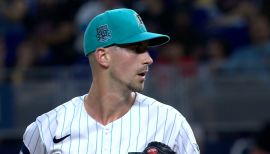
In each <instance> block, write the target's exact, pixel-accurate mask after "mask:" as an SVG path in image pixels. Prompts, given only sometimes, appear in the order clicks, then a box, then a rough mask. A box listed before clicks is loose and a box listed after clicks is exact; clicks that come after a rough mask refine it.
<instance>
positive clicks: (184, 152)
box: [21, 93, 199, 154]
mask: <svg viewBox="0 0 270 154" xmlns="http://www.w3.org/2000/svg"><path fill="white" fill-rule="evenodd" d="M84 96H85V95H84ZM84 96H80V97H75V98H73V99H72V100H70V101H68V102H66V103H65V104H62V105H60V106H58V107H57V108H55V109H54V110H51V111H50V112H47V113H45V114H43V115H41V116H39V117H38V118H37V119H36V121H35V122H33V123H32V124H30V125H29V126H28V127H27V129H26V131H25V133H24V136H23V142H24V145H25V148H27V149H28V150H29V151H30V153H31V154H43V153H48V154H52V153H54V154H128V152H142V151H143V150H144V149H145V147H146V146H147V144H148V143H150V142H151V141H159V142H162V143H165V144H167V145H169V146H170V147H171V148H172V149H173V150H174V151H176V152H177V154H199V149H198V146H197V144H196V141H195V138H194V135H193V132H192V130H191V128H190V126H189V124H188V122H187V121H186V119H185V118H184V117H183V116H182V115H181V114H180V113H179V112H178V111H177V110H176V109H174V108H173V107H171V106H168V105H165V104H162V103H160V102H158V101H156V100H154V99H152V98H150V97H147V96H145V95H143V94H140V93H137V96H136V100H135V103H134V104H133V106H132V107H131V109H130V110H129V111H128V112H127V113H126V114H125V115H124V116H123V117H121V118H119V119H117V120H115V121H113V122H111V123H109V124H107V125H106V126H104V125H102V124H100V123H98V122H97V121H95V120H94V119H93V118H91V116H89V115H88V114H87V112H86V110H85V108H84V105H83V104H84V101H83V100H84ZM54 137H55V138H56V140H58V141H56V142H57V143H54V142H55V141H54ZM61 138H62V139H61ZM59 139H60V140H59ZM28 150H27V151H28ZM21 153H23V152H22V151H21Z"/></svg>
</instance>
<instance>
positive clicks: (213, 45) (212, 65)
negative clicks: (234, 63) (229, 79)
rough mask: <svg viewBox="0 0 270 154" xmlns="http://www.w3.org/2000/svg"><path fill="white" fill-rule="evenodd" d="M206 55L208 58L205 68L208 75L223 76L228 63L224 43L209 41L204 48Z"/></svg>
mask: <svg viewBox="0 0 270 154" xmlns="http://www.w3.org/2000/svg"><path fill="white" fill-rule="evenodd" d="M206 54H207V57H208V60H207V62H206V63H205V67H207V68H206V69H207V70H205V69H204V70H203V71H204V72H208V73H209V75H223V74H224V73H225V71H226V70H225V69H226V65H227V61H228V47H227V46H226V44H225V42H223V41H221V40H219V39H211V40H209V41H208V43H207V46H206Z"/></svg>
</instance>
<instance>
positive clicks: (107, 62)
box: [84, 9, 170, 91]
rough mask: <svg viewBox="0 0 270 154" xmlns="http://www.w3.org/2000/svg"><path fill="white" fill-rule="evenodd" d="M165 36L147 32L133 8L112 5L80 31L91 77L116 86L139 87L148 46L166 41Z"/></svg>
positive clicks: (140, 88) (147, 64) (141, 85)
mask: <svg viewBox="0 0 270 154" xmlns="http://www.w3.org/2000/svg"><path fill="white" fill-rule="evenodd" d="M169 39H170V38H169V36H167V35H162V34H157V33H151V32H147V30H146V28H145V26H144V24H143V21H142V19H141V18H140V16H139V15H138V14H137V13H136V12H135V11H133V10H130V9H115V10H110V11H106V12H104V13H102V14H100V15H98V16H96V17H95V18H94V19H93V20H92V21H91V22H90V23H89V25H88V27H87V29H86V31H85V35H84V53H85V55H86V56H89V60H90V64H91V67H92V74H93V79H94V80H102V84H103V85H107V86H111V88H113V89H116V88H119V87H124V88H127V89H129V90H131V91H142V90H143V88H144V81H145V76H146V73H147V72H148V66H149V65H150V64H152V63H153V60H152V58H151V57H150V55H149V53H148V47H149V46H158V45H162V44H165V43H166V42H168V41H169Z"/></svg>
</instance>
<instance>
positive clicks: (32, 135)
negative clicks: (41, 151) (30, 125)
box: [27, 127, 37, 147]
mask: <svg viewBox="0 0 270 154" xmlns="http://www.w3.org/2000/svg"><path fill="white" fill-rule="evenodd" d="M36 130H37V127H36V128H35V129H34V132H33V134H32V135H31V137H30V141H29V143H28V144H27V146H28V147H29V145H30V143H31V142H32V138H33V136H34V134H35V131H36Z"/></svg>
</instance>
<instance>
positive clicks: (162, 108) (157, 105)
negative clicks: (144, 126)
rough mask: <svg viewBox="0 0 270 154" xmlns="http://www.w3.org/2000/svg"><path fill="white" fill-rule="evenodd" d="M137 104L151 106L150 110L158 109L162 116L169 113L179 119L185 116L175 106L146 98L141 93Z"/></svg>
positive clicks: (138, 94) (138, 95)
mask: <svg viewBox="0 0 270 154" xmlns="http://www.w3.org/2000/svg"><path fill="white" fill-rule="evenodd" d="M136 101H137V102H139V103H140V105H141V106H145V107H146V106H147V107H148V106H149V108H150V110H151V109H153V110H154V109H158V110H159V112H160V114H164V113H165V112H168V113H169V114H173V115H176V116H177V117H179V118H184V116H183V115H182V114H181V113H180V112H179V111H178V110H177V109H175V108H174V107H173V106H171V105H168V104H165V103H162V102H160V101H158V100H156V99H154V98H152V97H149V96H146V95H144V94H141V93H137V99H136Z"/></svg>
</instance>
